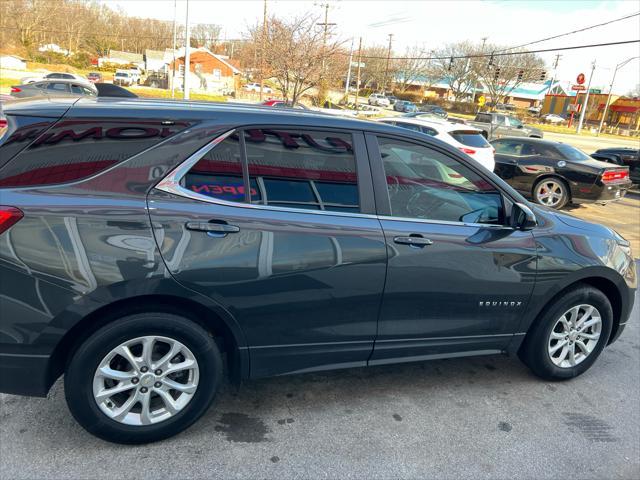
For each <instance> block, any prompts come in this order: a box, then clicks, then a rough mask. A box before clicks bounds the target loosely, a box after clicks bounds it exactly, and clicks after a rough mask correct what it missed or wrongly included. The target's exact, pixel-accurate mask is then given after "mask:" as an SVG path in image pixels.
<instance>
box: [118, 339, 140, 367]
mask: <svg viewBox="0 0 640 480" xmlns="http://www.w3.org/2000/svg"><path fill="white" fill-rule="evenodd" d="M114 352H115V353H117V354H118V355H120V356H121V357H123V358H124V359H125V360H126V361H127V362H129V364H130V365H131V366H132V367H133V369H134V370H136V372H138V371H140V361H139V360H138V359H137V358H136V357H134V356H133V353H131V350H130V349H129V347H128V346H126V345H120V346H119V347H117V348H116V349H115V350H114Z"/></svg>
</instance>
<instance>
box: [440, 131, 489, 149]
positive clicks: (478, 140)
mask: <svg viewBox="0 0 640 480" xmlns="http://www.w3.org/2000/svg"><path fill="white" fill-rule="evenodd" d="M449 135H451V136H452V137H453V138H454V139H455V140H456V141H457V142H459V143H461V144H463V145H466V146H468V147H479V148H486V147H490V146H491V145H490V144H489V142H487V139H486V138H484V136H483V135H482V134H481V133H480V132H476V131H464V130H456V131H454V132H449Z"/></svg>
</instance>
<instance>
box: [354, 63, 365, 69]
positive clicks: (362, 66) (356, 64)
mask: <svg viewBox="0 0 640 480" xmlns="http://www.w3.org/2000/svg"><path fill="white" fill-rule="evenodd" d="M351 66H352V67H356V68H358V62H351ZM360 68H364V62H360Z"/></svg>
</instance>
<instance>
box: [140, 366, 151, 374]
mask: <svg viewBox="0 0 640 480" xmlns="http://www.w3.org/2000/svg"><path fill="white" fill-rule="evenodd" d="M140 371H141V372H142V373H146V372H148V371H149V368H147V367H142V368H141V369H140Z"/></svg>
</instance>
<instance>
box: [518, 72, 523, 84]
mask: <svg viewBox="0 0 640 480" xmlns="http://www.w3.org/2000/svg"><path fill="white" fill-rule="evenodd" d="M522 77H524V70H520V71H519V72H518V81H519V82H521V81H522Z"/></svg>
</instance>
